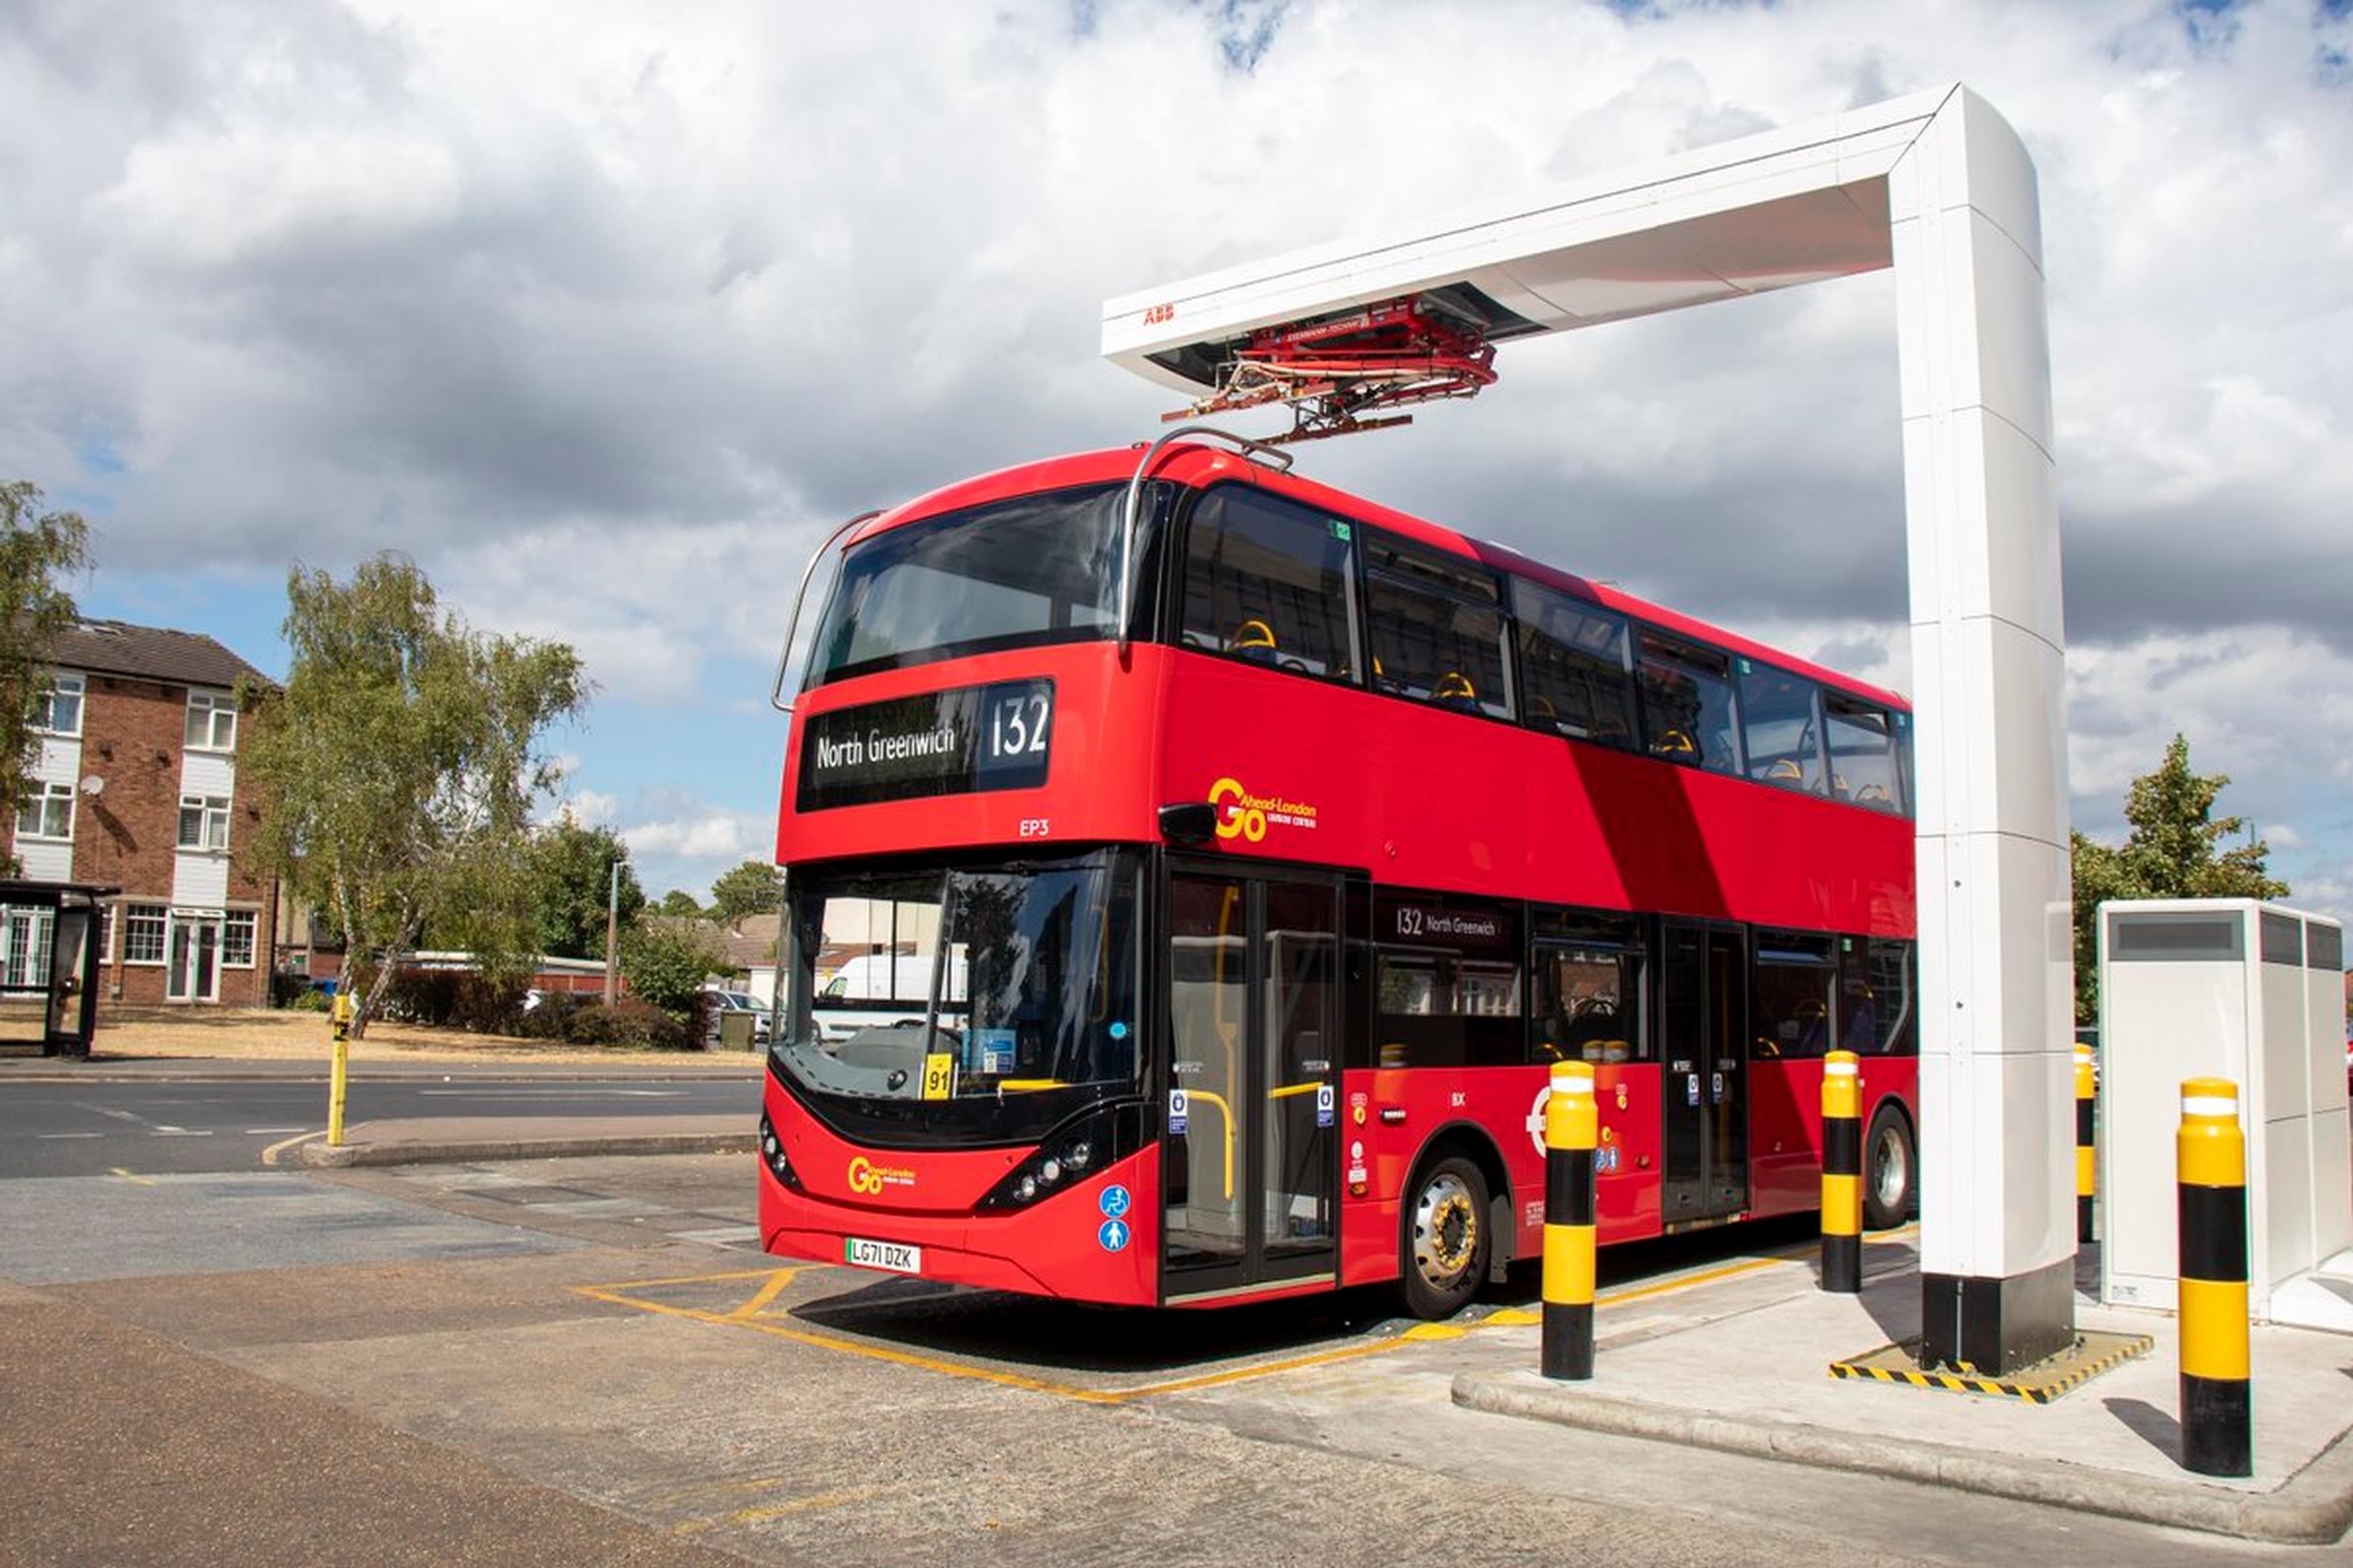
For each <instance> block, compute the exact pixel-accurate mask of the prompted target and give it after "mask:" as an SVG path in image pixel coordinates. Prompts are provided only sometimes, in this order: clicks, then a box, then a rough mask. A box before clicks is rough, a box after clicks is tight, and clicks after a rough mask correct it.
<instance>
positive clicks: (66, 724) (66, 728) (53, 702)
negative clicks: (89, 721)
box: [33, 674, 82, 735]
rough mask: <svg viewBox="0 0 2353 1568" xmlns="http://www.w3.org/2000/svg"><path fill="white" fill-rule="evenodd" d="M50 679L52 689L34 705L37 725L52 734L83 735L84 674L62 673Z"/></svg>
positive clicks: (35, 725) (35, 724) (34, 723)
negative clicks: (82, 675)
mask: <svg viewBox="0 0 2353 1568" xmlns="http://www.w3.org/2000/svg"><path fill="white" fill-rule="evenodd" d="M49 681H50V685H49V690H48V691H47V692H45V693H43V694H42V695H41V696H40V697H39V698H37V700H36V701H35V702H34V704H33V727H34V728H35V729H39V730H46V731H48V732H49V733H50V734H52V735H79V734H81V733H82V677H81V676H80V675H69V674H53V675H51V676H50V677H49Z"/></svg>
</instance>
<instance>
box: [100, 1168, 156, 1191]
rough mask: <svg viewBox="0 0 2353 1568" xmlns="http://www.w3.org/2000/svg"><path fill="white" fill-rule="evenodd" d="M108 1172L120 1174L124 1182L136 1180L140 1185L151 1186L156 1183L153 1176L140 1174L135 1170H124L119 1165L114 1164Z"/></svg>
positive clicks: (115, 1174)
mask: <svg viewBox="0 0 2353 1568" xmlns="http://www.w3.org/2000/svg"><path fill="white" fill-rule="evenodd" d="M108 1174H109V1175H110V1176H120V1177H121V1178H122V1179H123V1180H124V1181H126V1182H136V1183H138V1184H139V1186H141V1187H153V1186H155V1185H156V1179H155V1178H154V1177H153V1176H141V1175H138V1174H137V1173H136V1172H134V1171H128V1170H125V1169H123V1167H122V1166H120V1165H116V1166H115V1167H114V1168H113V1169H112V1170H111V1171H109V1172H108Z"/></svg>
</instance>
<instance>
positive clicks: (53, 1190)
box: [0, 1170, 577, 1286]
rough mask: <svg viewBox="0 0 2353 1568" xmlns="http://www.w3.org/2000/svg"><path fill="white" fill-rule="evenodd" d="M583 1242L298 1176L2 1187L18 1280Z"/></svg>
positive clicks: (10, 1267) (58, 1179)
mask: <svg viewBox="0 0 2353 1568" xmlns="http://www.w3.org/2000/svg"><path fill="white" fill-rule="evenodd" d="M576 1245H577V1243H576V1242H574V1241H571V1240H567V1239H565V1238H564V1237H557V1236H551V1235H548V1234H546V1233H545V1232H541V1231H536V1230H527V1229H524V1228H522V1227H519V1226H514V1225H500V1224H495V1223H490V1222H486V1221H483V1220H478V1219H472V1218H466V1217H463V1216H460V1215H456V1214H451V1213H442V1212H439V1211H436V1210H432V1209H424V1208H420V1207H418V1206H417V1205H415V1204H409V1203H402V1202H399V1201H397V1200H395V1199H391V1198H385V1197H379V1196H377V1195H375V1194H372V1193H367V1192H361V1191H356V1190H354V1189H352V1188H344V1187H338V1186H335V1185H332V1184H330V1183H325V1182H318V1181H311V1180H307V1179H306V1178H304V1177H302V1176H299V1175H297V1174H295V1173H294V1172H291V1171H270V1170H256V1171H228V1172H219V1173H213V1174H207V1175H156V1176H148V1175H135V1174H131V1173H128V1172H126V1173H123V1174H119V1175H113V1176H53V1177H46V1178H37V1179H24V1180H17V1181H7V1182H0V1274H5V1275H6V1276H8V1277H9V1278H11V1279H12V1280H14V1281H16V1282H17V1283H18V1284H21V1285H33V1286H41V1285H56V1284H63V1283H66V1282H70V1281H77V1280H101V1279H126V1278H131V1277H135V1276H138V1275H150V1274H228V1273H236V1272H241V1271H245V1270H252V1269H270V1268H283V1267H289V1266H300V1265H310V1264H331V1263H348V1262H392V1261H419V1260H430V1261H436V1262H453V1261H456V1260H460V1259H469V1258H490V1257H500V1256H505V1255H510V1254H514V1253H527V1252H551V1251H556V1250H560V1249H567V1248H570V1247H573V1246H576Z"/></svg>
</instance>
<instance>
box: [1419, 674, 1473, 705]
mask: <svg viewBox="0 0 2353 1568" xmlns="http://www.w3.org/2000/svg"><path fill="white" fill-rule="evenodd" d="M1430 699H1431V700H1432V701H1433V702H1438V703H1442V704H1444V705H1445V706H1447V707H1450V708H1453V709H1455V710H1456V711H1458V712H1460V713H1477V712H1478V711H1479V688H1478V687H1477V686H1474V685H1473V684H1471V677H1470V676H1468V675H1466V674H1463V673H1462V672H1461V671H1459V670H1449V671H1447V672H1446V674H1442V675H1440V676H1439V677H1438V683H1437V684H1436V685H1435V686H1433V687H1432V688H1431V689H1430Z"/></svg>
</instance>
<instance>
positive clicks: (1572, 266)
mask: <svg viewBox="0 0 2353 1568" xmlns="http://www.w3.org/2000/svg"><path fill="white" fill-rule="evenodd" d="M1882 267H1892V268H1893V269H1894V271H1895V274H1896V295H1897V307H1896V325H1897V348H1898V357H1899V364H1900V410H1899V413H1900V420H1901V428H1902V437H1903V472H1904V510H1905V533H1904V540H1905V544H1906V546H1907V547H1908V551H1909V566H1910V580H1911V625H1912V674H1913V686H1914V702H1915V707H1916V714H1915V719H1914V735H1915V741H1914V744H1915V756H1916V768H1917V772H1918V774H1919V777H1918V779H1917V783H1916V790H1915V796H1916V801H1917V808H1918V819H1917V840H1916V843H1917V854H1918V871H1919V911H1918V913H1919V954H1920V1017H1921V1029H1920V1039H1921V1063H1920V1082H1921V1088H1920V1099H1921V1108H1922V1122H1923V1124H1922V1126H1921V1128H1920V1146H1921V1156H1922V1167H1923V1172H1924V1180H1923V1182H1922V1192H1923V1210H1922V1245H1921V1288H1922V1308H1923V1329H1924V1344H1923V1348H1922V1355H1923V1359H1924V1360H1930V1361H1939V1362H1953V1361H1967V1362H1970V1363H1971V1364H1973V1366H1975V1367H1976V1368H1978V1369H1979V1370H1980V1371H1982V1372H1986V1373H1991V1374H1995V1375H2000V1374H2004V1373H2007V1372H2010V1371H2013V1370H2016V1369H2017V1368H2019V1367H2022V1366H2024V1365H2026V1364H2028V1363H2030V1362H2032V1361H2035V1360H2041V1359H2043V1358H2044V1357H2045V1356H2047V1355H2049V1354H2052V1353H2054V1352H2056V1351H2058V1350H2060V1349H2063V1348H2065V1347H2066V1346H2067V1345H2068V1344H2069V1343H2070V1342H2071V1338H2072V1335H2073V1323H2074V1309H2073V1301H2072V1265H2073V1254H2074V1203H2073V1188H2072V1176H2071V1168H2072V1167H2071V1161H2072V1148H2073V1132H2072V1128H2073V1107H2072V1099H2071V1078H2072V1070H2073V1068H2072V1036H2071V1027H2070V1026H2071V1017H2072V995H2073V990H2072V980H2071V942H2070V904H2069V900H2070V895H2071V888H2070V881H2069V872H2068V807H2067V797H2068V792H2067V753H2066V724H2065V715H2064V710H2063V685H2062V682H2063V676H2064V660H2063V652H2064V636H2063V632H2062V629H2061V619H2060V597H2059V530H2058V506H2057V502H2056V498H2055V492H2054V488H2053V480H2052V457H2051V450H2052V442H2051V409H2050V369H2049V351H2048V346H2047V327H2046V316H2045V307H2044V280H2043V268H2042V232H2041V220H2040V216H2039V213H2038V209H2037V195H2036V186H2035V175H2034V165H2033V163H2032V161H2031V160H2030V159H2028V158H2027V156H2026V151H2025V148H2024V146H2023V145H2022V143H2021V141H2020V140H2019V138H2018V135H2017V134H2016V133H2015V132H2013V131H2012V130H2011V129H2010V127H2009V126H2008V125H2007V124H2006V123H2005V122H2004V121H2003V120H2002V118H2001V116H2000V115H1998V113H1996V112H1995V111H1994V110H1992V109H1991V108H1990V107H1988V105H1987V104H1986V103H1985V101H1984V100H1983V99H1981V98H1979V97H1978V96H1977V95H1976V94H1974V93H1973V92H1971V91H1970V90H1969V89H1968V88H1966V87H1964V86H1958V85H1955V86H1946V87H1942V88H1939V89H1936V90H1934V91H1930V92H1924V93H1918V94H1914V95H1912V96H1909V97H1904V98H1899V99H1895V100H1892V101H1890V102H1888V103H1884V104H1877V105H1873V106H1871V107H1869V108H1865V109H1857V110H1851V111H1848V112H1846V113H1842V114H1838V115H1834V116H1831V117H1829V118H1827V119H1824V120H1819V121H1815V122H1812V123H1809V124H1804V125H1798V126H1792V127H1789V128H1787V129H1784V130H1779V131H1772V132H1767V133H1764V134H1762V135H1754V136H1749V137H1745V138H1743V139H1741V140H1738V141H1732V142H1727V143H1724V144H1722V145H1720V146H1715V147H1707V148H1701V149H1698V150H1696V151H1692V152H1688V153H1683V154H1679V155H1678V156H1676V157H1673V158H1668V159H1661V160H1659V161H1657V162H1655V163H1652V164H1649V165H1645V166H1643V167H1639V168H1633V169H1628V170H1624V171H1621V172H1618V173H1615V174H1607V175H1601V176H1597V177H1594V178H1591V179H1587V180H1583V181H1580V182H1578V183H1576V184H1569V185H1565V186H1561V187H1558V188H1556V189H1553V190H1549V191H1544V192H1540V193H1537V194H1534V195H1532V196H1530V197H1528V198H1526V199H1524V200H1519V201H1512V202H1502V203H1496V204H1492V205H1490V206H1488V207H1486V208H1477V209H1472V210H1467V211H1462V212H1458V213H1455V214H1453V215H1450V216H1448V217H1445V218H1443V219H1441V220H1438V221H1434V222H1433V223H1431V224H1429V225H1426V226H1423V227H1421V228H1419V229H1418V230H1417V231H1416V232H1413V233H1400V234H1394V235H1389V236H1385V237H1383V238H1379V239H1375V240H1372V241H1368V242H1363V243H1336V244H1329V245H1322V246H1316V247H1312V248H1310V249H1307V250H1302V251H1295V252H1291V253H1289V254H1287V255H1283V256H1278V257H1269V258H1267V259H1265V260H1263V261H1257V262H1250V263H1246V264H1243V265H1240V266H1235V267H1228V268H1225V269H1223V270H1222V271H1218V272H1214V273H1210V274H1206V275H1204V276H1202V277H1198V278H1191V279H1186V280H1183V281H1181V282H1172V283H1165V284H1162V285H1159V286H1156V287H1153V288H1147V289H1142V290H1140V291H1138V292H1136V293H1132V294H1126V295H1122V296H1119V297H1118V298H1115V299H1113V300H1110V301H1107V302H1106V303H1105V305H1104V307H1103V354H1104V355H1105V357H1107V358H1109V359H1111V360H1113V361H1114V362H1115V363H1117V364H1120V365H1124V366H1126V367H1127V368H1128V369H1130V370H1133V371H1135V372H1136V373H1138V374H1139V375H1141V376H1144V377H1146V378H1148V379H1150V380H1155V381H1158V382H1160V383H1162V384H1163V385H1164V386H1168V387H1170V388H1173V389H1176V390H1178V391H1180V392H1183V393H1185V394H1186V395H1188V396H1189V397H1192V398H1193V399H1195V400H1196V401H1195V405H1194V409H1193V410H1192V411H1194V412H1207V411H1215V410H1216V409H1219V408H1232V407H1242V406H1249V405H1252V404H1261V403H1267V402H1273V401H1282V402H1285V403H1288V404H1292V406H1293V407H1294V409H1302V410H1304V412H1303V413H1301V414H1300V415H1299V416H1298V421H1299V422H1298V425H1297V426H1296V428H1295V429H1294V431H1293V435H1294V436H1295V437H1296V436H1305V435H1316V434H1326V433H1336V432H1337V431H1342V430H1346V429H1362V428H1367V427H1369V426H1372V425H1377V424H1382V423H1390V422H1393V415H1392V414H1390V413H1389V412H1388V410H1390V409H1393V408H1394V407H1397V406H1401V405H1404V404H1409V403H1411V402H1415V401H1421V400H1423V399H1427V398H1430V397H1460V396H1467V395H1469V394H1471V393H1473V392H1476V391H1477V390H1478V389H1479V387H1480V386H1481V385H1483V384H1484V383H1485V381H1487V380H1492V379H1493V351H1494V349H1495V347H1496V345H1499V344H1508V343H1510V342H1511V341H1512V340H1514V339H1516V338H1522V337H1534V336H1538V335H1543V334H1550V333H1558V332H1564V331H1576V330H1579V329H1583V328H1589V327H1595V326H1600V325H1603V324H1605V323H1607V322H1611V321H1620V320H1625V319H1627V318H1629V317H1633V316H1643V315H1652V314H1655V313H1658V312H1660V311H1665V310H1678V309H1682V308H1685V307H1687V306H1695V305H1703V304H1706V303H1708V302H1709V301H1712V300H1722V299H1729V298H1734V297H1737V296H1740V295H1745V294H1755V293H1761V292H1764V291H1766V290H1768V289H1777V288H1789V287H1794V286H1796V285H1798V284H1802V283H1809V282H1821V281H1823V280H1826V279H1830V278H1839V277H1846V276H1849V275H1851V274H1856V273H1863V272H1870V271H1874V270H1876V269H1878V268H1882ZM1514 352H1532V350H1523V351H1514ZM1791 376H1792V380H1793V381H1794V380H1802V368H1801V369H1798V370H1793V371H1792V373H1791ZM1895 546H1896V541H1895V540H1894V538H1893V537H1892V535H1891V537H1890V539H1889V541H1888V548H1889V549H1891V550H1892V549H1894V548H1895Z"/></svg>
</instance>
